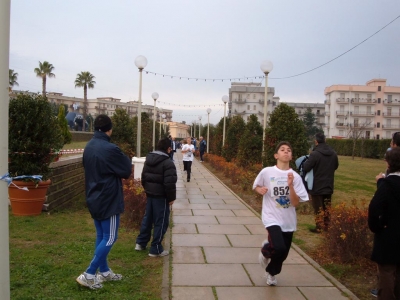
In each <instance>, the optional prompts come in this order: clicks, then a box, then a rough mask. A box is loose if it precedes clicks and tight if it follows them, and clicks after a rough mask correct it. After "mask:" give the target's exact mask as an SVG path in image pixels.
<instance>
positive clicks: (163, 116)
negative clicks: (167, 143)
mask: <svg viewBox="0 0 400 300" xmlns="http://www.w3.org/2000/svg"><path fill="white" fill-rule="evenodd" d="M161 117H162V119H163V120H165V114H162V115H161ZM162 119H160V140H161V122H162ZM163 129H164V133H165V126H163Z"/></svg>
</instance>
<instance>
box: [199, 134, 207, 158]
mask: <svg viewBox="0 0 400 300" xmlns="http://www.w3.org/2000/svg"><path fill="white" fill-rule="evenodd" d="M206 149H207V142H206V141H205V140H204V138H203V137H202V136H201V137H200V146H199V150H200V162H203V161H204V160H203V155H204V152H206Z"/></svg>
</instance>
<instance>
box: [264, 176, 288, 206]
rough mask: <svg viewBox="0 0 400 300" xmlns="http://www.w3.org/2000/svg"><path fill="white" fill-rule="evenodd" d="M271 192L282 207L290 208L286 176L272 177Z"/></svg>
mask: <svg viewBox="0 0 400 300" xmlns="http://www.w3.org/2000/svg"><path fill="white" fill-rule="evenodd" d="M269 191H270V195H271V197H272V198H273V199H274V200H275V201H276V202H277V204H278V205H279V206H280V207H282V208H288V207H289V206H290V199H289V197H288V196H289V186H288V183H287V177H286V176H282V177H271V180H270V186H269Z"/></svg>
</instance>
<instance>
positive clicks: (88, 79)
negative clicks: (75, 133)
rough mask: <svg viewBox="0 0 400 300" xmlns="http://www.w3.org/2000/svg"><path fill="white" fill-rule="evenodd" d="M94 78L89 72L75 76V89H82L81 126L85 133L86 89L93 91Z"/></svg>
mask: <svg viewBox="0 0 400 300" xmlns="http://www.w3.org/2000/svg"><path fill="white" fill-rule="evenodd" d="M95 78H96V77H94V76H93V74H91V73H90V72H88V71H86V72H81V73H80V74H77V76H76V79H75V87H83V126H82V130H83V131H85V125H86V115H87V89H88V88H89V89H93V88H94V85H95V83H96V81H94V80H93V79H95Z"/></svg>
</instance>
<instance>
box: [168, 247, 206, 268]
mask: <svg viewBox="0 0 400 300" xmlns="http://www.w3.org/2000/svg"><path fill="white" fill-rule="evenodd" d="M172 253H173V255H172V263H174V264H204V263H205V260H204V256H203V252H202V251H201V248H200V247H172Z"/></svg>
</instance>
